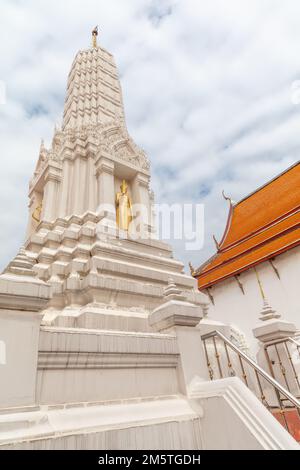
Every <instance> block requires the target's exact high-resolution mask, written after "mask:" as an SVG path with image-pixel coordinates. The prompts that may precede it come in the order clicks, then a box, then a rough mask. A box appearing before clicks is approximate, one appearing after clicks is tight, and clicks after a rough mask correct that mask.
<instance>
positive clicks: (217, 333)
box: [201, 330, 300, 409]
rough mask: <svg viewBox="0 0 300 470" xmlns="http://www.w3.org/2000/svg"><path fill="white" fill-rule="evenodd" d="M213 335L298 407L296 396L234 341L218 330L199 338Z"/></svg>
mask: <svg viewBox="0 0 300 470" xmlns="http://www.w3.org/2000/svg"><path fill="white" fill-rule="evenodd" d="M215 336H218V337H219V338H221V339H222V341H224V343H225V344H227V345H228V346H229V347H230V348H231V349H232V350H233V351H235V352H236V353H237V354H238V355H239V356H240V357H242V358H243V359H244V361H245V362H247V363H248V364H249V365H250V366H252V367H253V369H255V371H256V372H257V373H259V374H260V375H261V376H262V377H263V378H264V379H265V380H266V381H267V382H269V384H271V385H272V386H273V387H274V388H275V390H277V391H278V392H280V393H281V394H282V395H283V396H285V397H286V398H287V399H288V400H289V401H290V402H291V403H293V405H295V407H296V408H298V409H300V401H299V400H297V398H295V397H294V395H292V394H291V393H290V392H289V391H288V390H286V389H285V388H284V387H283V386H282V385H280V383H279V382H277V380H275V379H274V378H273V377H271V376H270V375H269V374H268V373H267V372H265V371H264V370H263V369H262V368H261V367H260V366H259V365H258V364H257V363H256V362H255V361H254V360H253V359H251V358H250V357H249V356H247V354H245V353H244V352H243V351H241V350H240V349H239V348H238V347H237V346H236V345H235V344H234V343H232V342H231V341H230V340H229V339H228V338H227V337H226V336H224V335H223V334H222V333H220V331H218V330H214V331H213V332H211V333H207V334H205V335H203V336H201V339H202V340H203V341H205V340H206V339H209V338H213V337H215Z"/></svg>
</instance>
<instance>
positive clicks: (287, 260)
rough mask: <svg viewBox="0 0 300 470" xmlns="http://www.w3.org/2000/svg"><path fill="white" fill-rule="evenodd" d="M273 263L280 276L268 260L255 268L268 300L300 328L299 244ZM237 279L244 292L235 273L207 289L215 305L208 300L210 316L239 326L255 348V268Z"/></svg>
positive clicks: (258, 296) (259, 305)
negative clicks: (241, 287) (242, 289)
mask: <svg viewBox="0 0 300 470" xmlns="http://www.w3.org/2000/svg"><path fill="white" fill-rule="evenodd" d="M273 264H274V266H275V267H276V268H277V270H278V273H279V275H280V279H279V278H278V277H277V275H276V273H275V271H274V269H273V267H272V266H271V264H270V263H269V261H267V262H264V263H262V264H261V265H259V266H257V268H256V269H257V272H258V274H259V278H260V280H261V283H262V286H263V289H264V292H265V295H266V297H267V300H268V302H269V304H270V305H271V306H272V307H273V308H275V309H276V310H277V312H278V313H280V314H281V315H282V318H283V319H284V320H286V321H291V322H293V323H295V325H296V327H297V328H300V296H299V282H300V247H296V248H294V249H292V250H290V251H288V252H286V253H284V254H282V255H280V256H278V257H276V258H275V259H274V260H273ZM239 280H240V282H241V283H242V285H243V288H244V292H245V294H243V293H242V291H241V289H240V287H239V285H238V283H237V281H236V279H235V278H234V277H233V278H230V279H228V280H225V281H223V282H221V283H219V284H216V285H215V286H213V287H212V289H210V292H211V294H212V296H213V298H214V302H215V305H212V304H210V308H209V316H210V317H211V318H212V319H214V320H219V321H222V322H224V323H229V324H232V325H233V326H236V327H237V328H238V329H240V330H242V332H243V333H244V334H245V335H246V339H247V341H248V343H249V346H250V348H251V349H253V350H254V351H256V349H257V340H256V339H255V338H254V337H253V334H252V329H253V328H254V327H255V326H256V325H257V323H259V316H260V311H261V309H262V302H263V301H262V296H261V293H260V290H259V286H258V282H257V277H256V274H255V271H254V269H250V270H248V271H245V272H244V273H242V274H241V275H240V276H239Z"/></svg>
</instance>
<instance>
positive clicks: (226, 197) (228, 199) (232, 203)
mask: <svg viewBox="0 0 300 470" xmlns="http://www.w3.org/2000/svg"><path fill="white" fill-rule="evenodd" d="M222 196H223V198H224V199H225V201H229V203H230V205H231V206H233V205H234V204H235V201H233V199H231V197H229V196H226V194H225V191H224V189H223V191H222Z"/></svg>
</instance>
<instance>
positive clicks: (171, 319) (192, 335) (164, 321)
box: [149, 284, 209, 394]
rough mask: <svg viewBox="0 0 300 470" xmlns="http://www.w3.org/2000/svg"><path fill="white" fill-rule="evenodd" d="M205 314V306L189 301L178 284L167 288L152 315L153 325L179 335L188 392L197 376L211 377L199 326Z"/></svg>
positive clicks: (182, 376)
mask: <svg viewBox="0 0 300 470" xmlns="http://www.w3.org/2000/svg"><path fill="white" fill-rule="evenodd" d="M202 318H203V311H202V307H201V306H199V305H196V304H194V303H191V302H188V301H187V300H186V298H185V297H184V296H182V294H181V292H180V291H179V290H178V289H177V288H176V286H175V284H172V285H171V286H168V287H167V288H166V289H165V302H164V303H163V304H162V305H161V306H159V307H158V308H156V309H155V310H154V311H153V312H152V313H151V314H150V317H149V323H150V325H151V326H152V328H154V329H155V330H157V331H162V332H164V333H171V334H174V335H176V338H177V345H178V350H179V355H180V361H179V365H178V373H179V383H180V385H181V389H182V393H184V394H188V393H189V389H190V386H191V385H192V382H193V381H194V380H198V381H199V380H205V381H207V380H209V375H208V371H207V367H206V359H205V353H204V348H203V346H202V342H201V336H200V332H199V330H198V328H196V326H197V325H198V323H199V321H200V320H201V319H202Z"/></svg>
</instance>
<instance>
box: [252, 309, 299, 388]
mask: <svg viewBox="0 0 300 470" xmlns="http://www.w3.org/2000/svg"><path fill="white" fill-rule="evenodd" d="M268 308H269V314H268V316H266V315H265V312H263V314H262V315H261V317H260V320H261V322H260V324H259V325H257V326H256V327H255V328H254V329H253V334H254V336H255V338H257V339H258V341H259V350H258V353H257V362H258V364H259V365H260V366H261V367H262V368H263V369H265V370H267V371H269V372H270V373H271V375H272V376H273V377H274V379H276V380H277V381H278V382H279V383H281V385H283V386H284V387H285V388H286V389H287V390H289V391H290V392H292V393H293V394H294V395H297V394H299V390H297V389H298V386H297V381H295V371H294V367H293V363H292V360H291V354H290V350H289V347H287V345H286V342H287V341H289V337H290V336H293V335H294V334H295V332H296V326H295V325H294V324H293V323H291V322H287V321H284V320H283V319H282V318H281V317H280V315H278V314H276V312H275V310H273V309H271V307H269V306H268ZM264 309H265V310H266V306H264Z"/></svg>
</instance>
